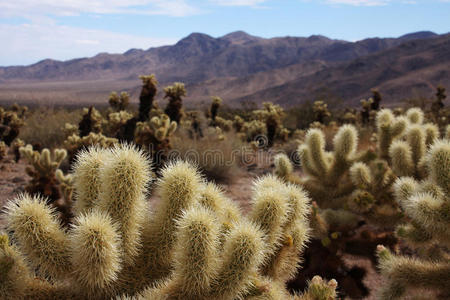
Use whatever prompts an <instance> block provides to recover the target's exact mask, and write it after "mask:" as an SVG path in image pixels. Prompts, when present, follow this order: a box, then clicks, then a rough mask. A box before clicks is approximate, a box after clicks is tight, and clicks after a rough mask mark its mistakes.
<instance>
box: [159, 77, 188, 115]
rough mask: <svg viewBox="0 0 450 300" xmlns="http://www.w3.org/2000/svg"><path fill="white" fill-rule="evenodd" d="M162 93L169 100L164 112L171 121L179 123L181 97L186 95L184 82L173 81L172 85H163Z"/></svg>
mask: <svg viewBox="0 0 450 300" xmlns="http://www.w3.org/2000/svg"><path fill="white" fill-rule="evenodd" d="M164 93H165V95H164V98H167V99H168V100H169V103H168V104H167V106H166V109H165V110H164V113H165V114H166V115H168V116H169V118H170V119H171V120H172V121H175V122H177V123H180V120H181V118H182V116H183V97H185V96H186V89H185V87H184V83H181V82H175V83H174V84H173V85H171V86H168V87H165V88H164Z"/></svg>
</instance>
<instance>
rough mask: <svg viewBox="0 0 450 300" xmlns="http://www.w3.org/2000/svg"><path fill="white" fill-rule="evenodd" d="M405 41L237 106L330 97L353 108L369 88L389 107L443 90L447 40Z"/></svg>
mask: <svg viewBox="0 0 450 300" xmlns="http://www.w3.org/2000/svg"><path fill="white" fill-rule="evenodd" d="M409 36H412V35H409ZM419 36H423V35H422V34H420V35H419ZM426 36H427V37H430V35H426ZM433 36H435V35H433ZM406 40H407V41H406V42H404V43H402V44H400V45H398V46H395V47H391V48H389V49H387V50H383V51H379V52H376V53H374V54H371V55H367V56H363V57H360V58H357V59H354V60H352V61H350V62H346V63H341V64H339V65H336V66H333V67H329V68H325V69H323V70H320V71H318V72H315V73H313V74H309V75H307V76H299V77H298V78H296V79H294V80H291V81H287V82H285V83H283V84H280V85H276V86H273V87H269V88H267V89H264V90H260V91H258V92H256V93H254V94H252V95H246V97H240V99H238V101H260V100H261V99H266V100H267V99H271V101H274V102H277V103H281V104H285V105H290V104H292V103H298V102H301V100H305V99H309V100H313V99H314V98H320V97H321V96H322V95H334V96H335V97H336V98H341V99H345V100H347V103H349V102H348V101H350V104H351V103H353V104H354V103H357V101H358V100H359V99H361V98H365V97H367V96H368V95H370V89H371V88H378V89H379V90H380V91H381V92H382V94H383V95H384V98H385V99H387V100H388V101H389V102H390V103H394V102H400V101H401V100H403V99H404V98H405V97H411V96H431V95H432V93H433V92H434V91H435V88H436V85H438V84H442V85H444V86H445V87H446V88H447V89H449V88H450V34H447V35H443V36H439V37H437V38H433V39H429V38H428V39H420V40H413V39H411V38H406Z"/></svg>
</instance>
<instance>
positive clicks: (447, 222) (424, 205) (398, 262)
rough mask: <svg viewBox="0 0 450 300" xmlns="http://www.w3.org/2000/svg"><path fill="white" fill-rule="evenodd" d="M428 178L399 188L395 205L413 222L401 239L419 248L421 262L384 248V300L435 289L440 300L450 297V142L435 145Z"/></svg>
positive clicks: (400, 231)
mask: <svg viewBox="0 0 450 300" xmlns="http://www.w3.org/2000/svg"><path fill="white" fill-rule="evenodd" d="M424 160H425V161H426V163H425V165H426V172H427V177H426V178H425V179H424V180H422V181H420V182H419V181H416V180H415V179H414V178H412V177H401V178H399V179H397V181H396V182H395V186H394V188H395V199H396V200H397V202H398V203H399V205H400V206H401V208H402V210H403V211H404V213H405V214H406V215H407V216H408V217H409V218H410V222H408V223H406V224H402V225H400V226H399V227H398V228H397V235H398V236H399V237H401V238H404V239H406V240H407V241H408V242H409V243H410V244H411V245H413V246H415V247H418V248H419V251H418V254H419V256H418V257H406V256H401V255H396V254H393V253H392V252H391V251H389V250H388V249H386V248H385V247H383V246H379V247H378V251H377V252H378V256H379V264H380V265H379V266H380V269H381V272H382V274H384V275H385V277H386V279H387V280H386V285H385V286H384V287H383V288H382V290H381V291H380V297H381V298H382V299H400V298H402V297H403V296H404V294H405V293H406V292H407V291H408V290H410V289H417V288H422V289H432V290H434V291H436V292H437V293H438V294H435V295H434V296H436V297H438V296H439V297H442V299H448V297H450V293H449V289H448V287H449V284H450V255H449V253H448V247H449V246H450V235H449V231H448V229H449V226H450V218H449V208H450V198H449V195H450V177H449V174H450V173H449V170H450V142H449V140H447V139H443V140H435V141H434V143H433V144H432V145H431V146H430V148H429V149H428V151H427V152H426V154H425V156H424Z"/></svg>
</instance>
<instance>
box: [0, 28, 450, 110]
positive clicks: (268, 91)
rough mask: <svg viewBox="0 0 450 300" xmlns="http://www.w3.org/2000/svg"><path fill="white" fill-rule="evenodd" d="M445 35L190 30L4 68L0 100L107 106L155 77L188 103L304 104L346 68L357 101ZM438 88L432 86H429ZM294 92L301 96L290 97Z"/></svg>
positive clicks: (350, 92) (0, 72) (0, 71)
mask: <svg viewBox="0 0 450 300" xmlns="http://www.w3.org/2000/svg"><path fill="white" fill-rule="evenodd" d="M446 37H448V36H439V35H437V34H434V33H432V32H417V33H412V34H408V35H405V36H402V37H399V38H370V39H365V40H362V41H358V42H347V41H342V40H333V39H329V38H327V37H324V36H319V35H314V36H310V37H307V38H304V37H277V38H271V39H265V38H260V37H256V36H252V35H249V34H247V33H245V32H243V31H237V32H233V33H229V34H227V35H225V36H222V37H219V38H213V37H211V36H209V35H206V34H201V33H192V34H190V35H189V36H187V37H186V38H184V39H182V40H180V41H179V42H178V43H176V44H175V45H172V46H163V47H158V48H150V49H148V50H140V49H130V50H128V51H127V52H125V53H123V54H108V53H100V54H98V55H96V56H94V57H91V58H80V59H73V60H69V61H56V60H51V59H46V60H43V61H40V62H38V63H36V64H33V65H30V66H13V67H0V101H4V100H11V101H12V100H16V101H25V100H28V101H33V100H46V101H53V102H55V103H57V102H58V101H61V99H64V100H65V101H69V102H73V103H75V102H83V103H87V102H91V101H94V102H95V101H105V99H106V98H107V96H108V93H109V92H110V91H111V90H126V91H129V92H130V93H131V94H132V96H133V95H136V94H137V93H138V92H139V85H140V82H139V80H138V76H139V75H141V74H150V73H155V74H156V76H157V78H158V81H159V82H160V85H162V86H164V85H167V84H170V83H172V82H174V81H181V82H184V83H186V84H187V86H188V95H189V97H188V99H187V100H188V101H192V102H195V101H196V102H198V101H202V100H207V99H208V97H209V96H211V95H219V96H222V97H224V98H227V99H230V101H231V100H236V99H237V100H239V101H241V100H243V98H244V97H247V96H248V97H249V99H254V100H255V101H260V100H261V99H264V100H274V101H278V102H286V101H287V100H286V99H291V100H289V101H294V100H292V99H296V100H295V101H296V102H298V101H303V100H304V95H305V94H308V95H309V96H311V93H310V92H306V90H305V89H306V88H307V90H308V91H311V90H312V91H314V90H317V89H320V87H323V86H326V87H327V88H328V89H331V88H332V87H334V86H336V91H335V92H336V93H338V94H337V95H339V96H341V94H340V92H341V88H340V85H339V84H338V83H336V82H334V81H333V80H338V81H344V80H349V79H348V78H349V77H352V76H353V75H351V74H348V73H346V72H344V71H342V68H350V69H351V70H353V71H350V73H352V74H353V72H355V74H360V77H358V78H359V81H360V82H359V83H358V88H352V86H348V90H346V91H345V93H343V94H342V97H350V98H351V99H353V95H354V96H355V97H356V96H358V97H359V95H360V94H361V93H362V91H360V89H363V88H366V87H367V86H369V85H370V84H375V85H379V84H381V82H383V81H387V80H389V81H390V82H391V83H392V80H394V79H395V78H394V77H395V76H396V73H395V72H389V67H390V68H391V69H393V68H394V66H395V65H396V64H398V61H396V60H395V61H391V60H389V57H390V56H392V57H394V56H395V57H396V59H397V60H408V58H406V57H404V56H402V55H415V54H413V53H412V52H408V53H406V52H404V51H400V50H398V49H401V47H402V45H403V44H405V45H408V43H414V41H418V42H416V43H417V44H418V45H417V47H416V48H417V49H416V50H417V51H419V50H418V49H419V48H420V49H422V44H423V45H424V46H423V47H425V45H428V44H430V43H431V44H433V43H434V42H435V41H438V40H439V41H440V40H441V39H445V38H446ZM418 39H419V40H418ZM419 41H420V42H419ZM437 46H438V47H441V46H442V45H437ZM399 47H400V48H399ZM430 47H431V45H430ZM395 49H397V50H395ZM414 49H415V48H414ZM414 49H412V50H411V51H415V50H414ZM422 50H423V49H422ZM422 50H420V51H422ZM389 51H391V52H389ZM423 51H425V50H423ZM425 52H426V51H425ZM381 53H384V54H381ZM429 54H430V55H433V54H434V52H430V53H429ZM440 54H445V53H440ZM378 55H382V56H381V57H380V56H378ZM383 55H384V56H386V55H389V57H383ZM424 55H425V54H424ZM414 57H416V56H414ZM421 57H422V56H420V55H419V56H417V57H416V65H417V66H416V67H417V68H419V69H420V68H422V60H420V59H421ZM438 59H439V58H438V57H432V58H429V57H427V59H425V60H426V63H427V64H431V63H430V60H433V61H435V60H438ZM381 61H383V62H386V61H389V64H391V65H390V66H387V67H386V69H384V71H383V72H387V73H383V74H385V75H386V76H385V77H383V78H384V79H383V78H380V79H379V80H367V79H366V78H365V77H361V76H369V75H370V76H369V77H370V78H372V77H373V75H372V74H378V73H379V71H380V68H381V67H382V66H381V65H379V63H381ZM359 64H364V66H366V67H367V68H368V72H367V74H366V73H363V72H361V70H360V69H359V68H357V67H355V66H358V65H359ZM409 64H410V65H412V66H413V68H412V69H411V70H407V69H402V71H401V72H400V73H401V75H402V76H406V75H408V74H413V73H414V72H417V70H418V69H414V66H415V65H414V63H413V62H410V63H409ZM346 66H347V67H346ZM352 66H353V67H352ZM383 66H384V65H383ZM339 70H341V71H339ZM334 74H339V76H343V77H342V78H339V77H336V78H335V76H337V75H334ZM354 76H356V75H354ZM354 76H353V77H354ZM417 76H420V74H419V75H417ZM353 77H352V78H353ZM391 77H392V78H391ZM358 78H354V81H357V80H358ZM314 80H320V81H315V82H314ZM330 80H331V82H330ZM369 83H370V84H369ZM434 83H435V82H434V81H429V84H430V85H433V84H434ZM352 84H353V83H352ZM294 86H297V87H298V88H294ZM338 86H339V87H338ZM371 87H373V86H369V87H368V89H370V88H371ZM275 91H276V92H275ZM294 91H295V93H296V97H294V98H292V93H293V92H294ZM287 95H290V98H289V97H287ZM285 96H286V97H285ZM261 97H262V98H261ZM283 98H284V100H283Z"/></svg>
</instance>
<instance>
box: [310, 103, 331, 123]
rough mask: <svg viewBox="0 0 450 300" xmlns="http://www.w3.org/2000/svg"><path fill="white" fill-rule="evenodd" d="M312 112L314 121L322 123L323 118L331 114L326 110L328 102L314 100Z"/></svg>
mask: <svg viewBox="0 0 450 300" xmlns="http://www.w3.org/2000/svg"><path fill="white" fill-rule="evenodd" d="M313 112H314V116H315V117H314V118H315V121H316V122H319V123H320V124H324V122H325V118H328V117H330V116H331V113H330V112H329V111H328V104H326V103H325V102H323V101H314V105H313Z"/></svg>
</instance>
